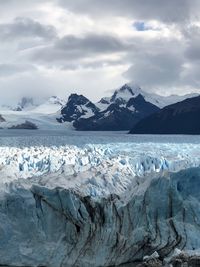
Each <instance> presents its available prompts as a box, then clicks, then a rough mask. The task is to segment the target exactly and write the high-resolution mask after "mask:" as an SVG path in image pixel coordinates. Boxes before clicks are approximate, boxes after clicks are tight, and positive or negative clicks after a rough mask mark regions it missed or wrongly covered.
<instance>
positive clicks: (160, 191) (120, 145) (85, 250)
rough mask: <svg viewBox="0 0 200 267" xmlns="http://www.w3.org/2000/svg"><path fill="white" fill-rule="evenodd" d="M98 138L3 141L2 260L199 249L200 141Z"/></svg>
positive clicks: (95, 260)
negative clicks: (54, 141) (70, 141)
mask: <svg viewBox="0 0 200 267" xmlns="http://www.w3.org/2000/svg"><path fill="white" fill-rule="evenodd" d="M120 138H122V137H120ZM104 139H105V138H104ZM111 139H112V138H111ZM114 139H115V138H113V140H114ZM140 139H141V138H140ZM158 139H159V138H158ZM186 139H187V138H186ZM77 140H78V138H77ZM100 140H101V139H99V141H98V143H87V144H85V143H82V144H78V142H80V140H79V141H77V145H75V144H66V145H58V146H56V145H49V146H41V145H30V146H23V145H21V146H9V145H1V147H0V236H1V238H0V265H2V266H31V267H32V266H33V267H35V266H38V267H39V266H40V267H41V266H46V267H71V266H74V267H78V266H81V267H82V266H83V267H100V266H117V265H120V264H124V263H129V262H135V261H140V260H142V259H143V258H144V257H145V256H146V255H151V254H153V253H154V252H155V251H156V252H157V253H158V254H159V257H160V259H162V260H163V259H165V258H168V257H170V256H171V255H173V253H174V251H175V249H179V250H181V251H188V252H191V251H192V252H196V251H199V249H200V194H199V188H200V144H199V142H198V141H197V142H180V143H178V142H176V143H174V142H159V140H157V142H149V141H148V142H142V141H141V142H138V141H137V142H130V140H129V137H127V140H129V142H126V139H125V141H123V142H119V141H117V142H113V143H112V142H110V140H109V143H106V142H105V143H103V142H100ZM0 142H1V140H0Z"/></svg>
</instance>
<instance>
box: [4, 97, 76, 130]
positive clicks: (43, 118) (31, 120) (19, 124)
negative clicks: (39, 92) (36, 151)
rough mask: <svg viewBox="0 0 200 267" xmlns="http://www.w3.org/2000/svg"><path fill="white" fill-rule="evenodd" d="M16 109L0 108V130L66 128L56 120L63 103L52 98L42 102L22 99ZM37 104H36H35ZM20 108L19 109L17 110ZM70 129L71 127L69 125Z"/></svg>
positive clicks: (58, 99)
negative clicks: (0, 119) (0, 117)
mask: <svg viewBox="0 0 200 267" xmlns="http://www.w3.org/2000/svg"><path fill="white" fill-rule="evenodd" d="M19 103H20V105H18V108H17V109H15V108H12V107H6V106H3V107H2V108H0V114H1V116H2V118H3V121H1V124H0V127H1V128H12V129H22V128H25V129H30V126H31V129H37V128H39V129H57V128H58V127H59V128H61V129H62V128H66V124H63V125H61V124H59V123H58V122H57V120H56V117H57V116H58V114H60V110H61V108H62V106H63V105H64V104H65V101H64V100H62V99H60V98H58V97H56V96H52V97H50V98H49V99H46V100H44V101H42V100H40V103H38V101H35V100H34V99H28V98H22V100H21V101H20V102H19ZM35 103H37V104H35ZM19 107H20V108H19ZM69 128H70V129H71V125H69Z"/></svg>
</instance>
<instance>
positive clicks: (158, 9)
mask: <svg viewBox="0 0 200 267" xmlns="http://www.w3.org/2000/svg"><path fill="white" fill-rule="evenodd" d="M192 2H193V4H191V1H189V0H167V1H160V0H148V1H147V0H123V1H121V0H109V1H107V0H101V1H99V0H76V1H65V0H59V3H60V5H62V6H63V7H65V8H67V9H70V10H72V11H73V12H79V13H85V14H88V15H89V16H110V14H112V15H117V16H122V17H126V16H129V17H132V18H135V19H139V20H140V19H141V20H143V19H145V20H150V19H153V20H160V21H163V22H167V23H174V22H180V21H186V20H188V19H190V18H191V8H192V7H193V5H196V3H198V2H197V1H196V0H193V1H192ZM194 10H195V9H194ZM192 11H193V9H192Z"/></svg>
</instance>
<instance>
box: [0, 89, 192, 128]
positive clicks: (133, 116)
mask: <svg viewBox="0 0 200 267" xmlns="http://www.w3.org/2000/svg"><path fill="white" fill-rule="evenodd" d="M193 96H196V94H190V95H185V96H176V95H173V96H168V97H164V96H159V95H156V94H150V93H147V92H145V91H143V90H142V89H141V88H140V87H139V86H137V85H133V84H125V85H123V86H122V87H121V88H119V89H117V90H115V91H114V93H113V94H112V95H111V96H110V97H104V98H102V99H101V100H100V101H99V102H98V103H92V102H91V101H90V100H89V99H88V98H87V97H85V96H83V95H78V94H71V95H70V96H69V98H68V101H65V100H63V99H60V98H58V97H57V96H52V97H50V98H49V99H33V98H30V97H23V98H22V99H21V100H20V101H19V103H18V105H17V106H14V107H10V106H6V105H4V106H2V107H0V115H2V118H3V121H1V122H0V127H1V128H21V127H26V125H27V128H28V129H29V127H30V126H31V127H32V125H33V128H39V129H60V128H63V129H66V127H67V129H70V130H71V129H74V128H75V129H76V130H84V131H85V130H90V131H91V130H93V131H106V130H108V131H114V130H116V131H117V130H130V129H132V128H133V127H134V125H135V124H137V123H138V122H139V121H140V120H141V119H143V118H145V117H147V116H149V115H151V114H153V113H155V112H157V111H159V110H160V108H162V107H164V106H166V105H169V104H173V103H176V102H178V101H181V100H183V99H185V98H190V97H193Z"/></svg>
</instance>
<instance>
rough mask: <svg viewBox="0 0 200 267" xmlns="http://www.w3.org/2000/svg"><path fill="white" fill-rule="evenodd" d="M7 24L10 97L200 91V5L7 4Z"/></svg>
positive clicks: (179, 0) (4, 81)
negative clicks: (127, 87) (134, 89)
mask: <svg viewBox="0 0 200 267" xmlns="http://www.w3.org/2000/svg"><path fill="white" fill-rule="evenodd" d="M0 18H1V19H0V41H1V42H0V91H1V93H2V95H3V96H4V97H3V98H6V99H9V98H11V97H12V99H13V98H18V97H20V96H22V95H27V96H28V95H34V94H35V95H37V96H38V95H41V96H42V97H43V96H50V95H52V94H54V95H58V96H61V97H65V98H67V96H68V95H69V94H70V93H72V92H74V91H76V92H78V93H83V94H85V95H86V96H88V97H90V98H91V99H92V100H97V99H98V98H100V97H102V96H103V95H105V94H106V92H107V91H108V90H110V89H114V88H116V87H119V86H120V85H122V84H123V83H125V82H134V83H137V84H139V85H140V86H141V87H143V88H144V89H145V90H147V91H149V92H157V93H160V94H165V95H166V94H167V95H169V94H172V93H173V94H175V93H177V94H184V93H189V92H199V91H200V68H199V63H200V1H198V0H192V1H191V0H166V1H161V0H148V1H147V0H123V1H121V0H109V1H108V0H101V1H99V0H73V1H65V0H43V1H41V0H34V1H32V0H6V1H1V3H0ZM3 98H2V100H1V101H3Z"/></svg>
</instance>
